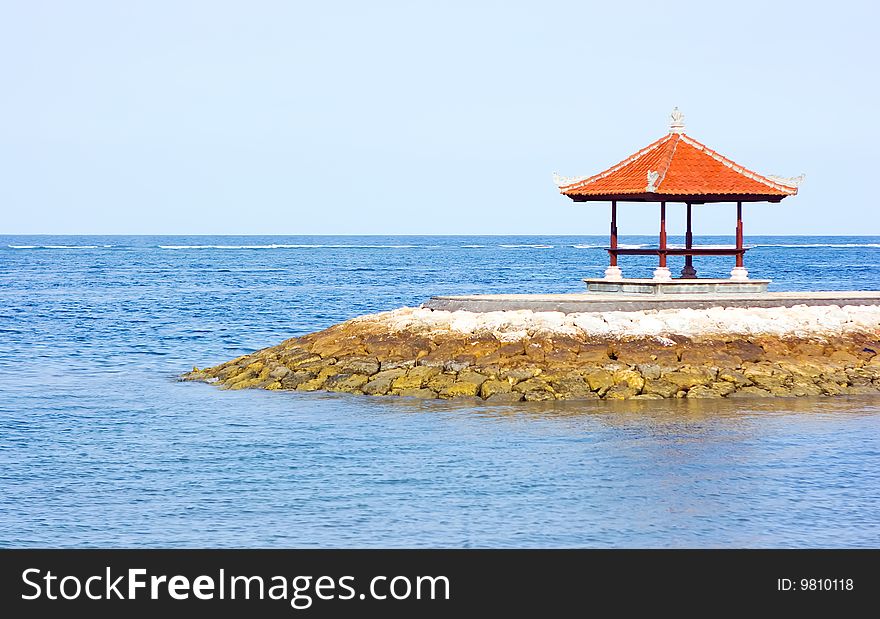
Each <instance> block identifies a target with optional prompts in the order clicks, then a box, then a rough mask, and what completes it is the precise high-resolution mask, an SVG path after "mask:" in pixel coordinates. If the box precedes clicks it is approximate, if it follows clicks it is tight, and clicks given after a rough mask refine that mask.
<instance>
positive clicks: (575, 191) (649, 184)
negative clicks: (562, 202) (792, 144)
mask: <svg viewBox="0 0 880 619" xmlns="http://www.w3.org/2000/svg"><path fill="white" fill-rule="evenodd" d="M798 182H799V179H782V178H778V177H771V176H762V175H761V174H757V173H756V172H752V171H751V170H748V169H746V168H744V167H742V166H741V165H738V164H736V163H734V162H733V161H731V160H730V159H728V158H726V157H724V156H722V155H720V154H718V153H717V152H715V151H713V150H711V149H710V148H707V147H706V146H704V145H703V144H701V143H700V142H697V141H696V140H695V139H693V138H691V137H689V136H687V135H685V134H684V133H681V132H677V131H675V130H671V131H670V133H669V134H667V135H665V136H663V137H662V138H660V139H659V140H657V141H656V142H654V143H653V144H650V145H648V146H646V147H645V148H643V149H642V150H640V151H639V152H637V153H635V154H634V155H632V156H630V157H628V158H626V159H624V160H623V161H621V162H620V163H618V164H617V165H614V166H612V167H610V168H608V169H607V170H605V171H604V172H601V173H599V174H595V175H593V176H590V177H587V178H581V179H577V180H572V179H567V180H562V182H561V183H560V184H559V191H560V193H562V194H563V195H566V196H568V197H569V198H571V199H572V200H576V201H584V200H603V199H614V198H617V199H621V200H625V199H627V198H628V197H630V198H631V199H634V200H645V201H658V202H659V201H662V200H664V199H665V198H676V199H677V200H686V199H688V198H689V197H693V199H694V201H696V202H699V201H701V199H705V200H706V201H721V200H723V199H724V198H725V197H728V196H729V198H728V199H730V200H736V199H738V198H744V197H747V198H748V199H752V200H754V199H761V200H770V201H774V202H778V201H779V200H781V199H782V198H784V197H786V196H793V195H795V194H796V193H797V183H798Z"/></svg>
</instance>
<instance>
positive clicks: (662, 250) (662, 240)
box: [660, 202, 666, 267]
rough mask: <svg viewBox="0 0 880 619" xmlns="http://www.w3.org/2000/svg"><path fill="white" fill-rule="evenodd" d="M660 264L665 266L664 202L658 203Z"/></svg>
mask: <svg viewBox="0 0 880 619" xmlns="http://www.w3.org/2000/svg"><path fill="white" fill-rule="evenodd" d="M660 266H661V267H665V266H666V202H661V203H660Z"/></svg>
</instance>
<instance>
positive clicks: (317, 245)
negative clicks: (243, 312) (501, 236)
mask: <svg viewBox="0 0 880 619" xmlns="http://www.w3.org/2000/svg"><path fill="white" fill-rule="evenodd" d="M415 247H419V246H418V245H325V244H320V243H310V244H282V243H272V244H269V245H159V249H320V248H326V249H409V248H415ZM438 247H439V246H438Z"/></svg>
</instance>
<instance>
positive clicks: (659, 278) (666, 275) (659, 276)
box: [654, 267, 672, 282]
mask: <svg viewBox="0 0 880 619" xmlns="http://www.w3.org/2000/svg"><path fill="white" fill-rule="evenodd" d="M671 280H672V273H670V272H669V269H667V268H666V267H657V268H656V269H654V281H655V282H668V281H671Z"/></svg>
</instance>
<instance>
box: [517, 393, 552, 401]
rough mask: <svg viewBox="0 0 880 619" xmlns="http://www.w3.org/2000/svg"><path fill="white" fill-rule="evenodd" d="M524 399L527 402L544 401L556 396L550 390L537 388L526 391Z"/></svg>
mask: <svg viewBox="0 0 880 619" xmlns="http://www.w3.org/2000/svg"><path fill="white" fill-rule="evenodd" d="M523 399H524V400H525V401H526V402H543V401H546V400H555V399H556V396H555V395H553V393H551V392H550V391H541V390H535V391H526V392H525V393H524V394H523Z"/></svg>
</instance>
